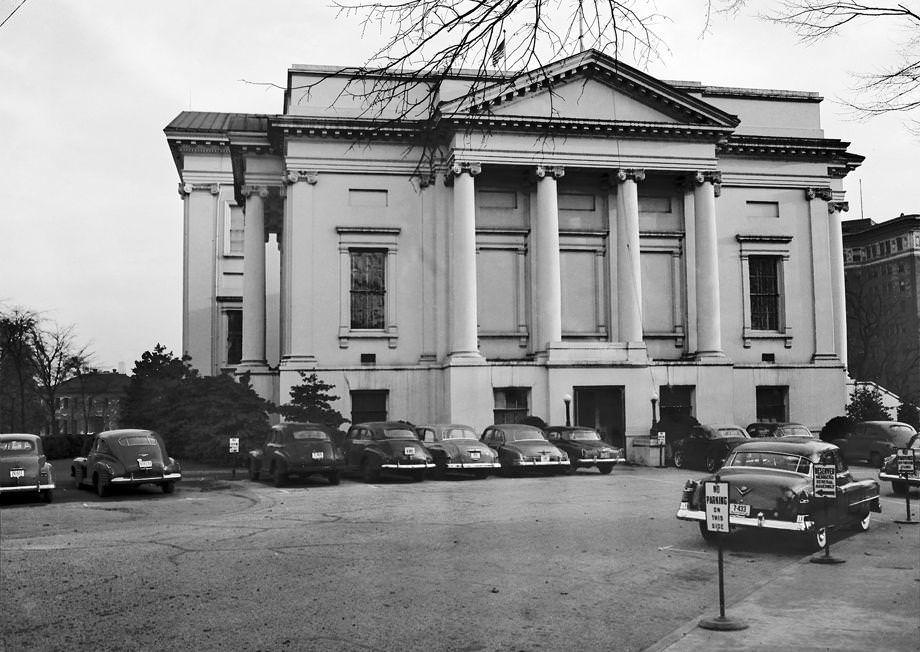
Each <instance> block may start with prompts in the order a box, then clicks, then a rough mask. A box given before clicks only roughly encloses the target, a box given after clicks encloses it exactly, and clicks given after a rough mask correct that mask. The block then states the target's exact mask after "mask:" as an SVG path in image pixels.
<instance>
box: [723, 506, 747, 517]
mask: <svg viewBox="0 0 920 652" xmlns="http://www.w3.org/2000/svg"><path fill="white" fill-rule="evenodd" d="M750 514H751V506H750V505H741V504H739V503H731V504H729V506H728V515H729V516H749V515H750Z"/></svg>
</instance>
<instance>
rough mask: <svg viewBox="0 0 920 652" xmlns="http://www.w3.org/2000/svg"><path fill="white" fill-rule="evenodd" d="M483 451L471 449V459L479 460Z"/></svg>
mask: <svg viewBox="0 0 920 652" xmlns="http://www.w3.org/2000/svg"><path fill="white" fill-rule="evenodd" d="M481 454H482V453H481V452H480V451H470V459H471V460H478V459H479V457H480V455H481Z"/></svg>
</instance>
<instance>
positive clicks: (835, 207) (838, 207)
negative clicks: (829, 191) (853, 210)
mask: <svg viewBox="0 0 920 652" xmlns="http://www.w3.org/2000/svg"><path fill="white" fill-rule="evenodd" d="M849 210H850V202H848V201H829V202H827V212H828V213H830V214H831V215H833V214H834V213H846V212H849Z"/></svg>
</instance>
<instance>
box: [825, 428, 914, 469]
mask: <svg viewBox="0 0 920 652" xmlns="http://www.w3.org/2000/svg"><path fill="white" fill-rule="evenodd" d="M916 434H917V431H916V430H914V427H913V426H912V425H910V424H909V423H901V422H900V421H860V422H859V423H856V424H854V425H853V426H852V427H850V428H849V429H848V430H847V432H845V433H843V437H841V438H839V439H834V441H833V443H834V444H837V446H839V447H840V450H841V451H843V456H844V457H845V458H846V460H847V462H861V461H868V462H869V465H870V466H873V467H875V468H876V469H878V468H880V467H881V466H882V460H884V459H885V458H886V457H888V456H889V455H892V454H894V452H895V451H896V450H897V449H899V448H906V447H907V444H908V443H909V442H910V439H911V437H913V436H914V435H916Z"/></svg>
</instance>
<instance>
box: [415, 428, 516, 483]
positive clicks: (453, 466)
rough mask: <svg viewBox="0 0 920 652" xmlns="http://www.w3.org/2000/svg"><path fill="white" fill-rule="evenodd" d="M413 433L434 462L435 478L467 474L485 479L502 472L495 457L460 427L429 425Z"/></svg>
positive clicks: (477, 439)
mask: <svg viewBox="0 0 920 652" xmlns="http://www.w3.org/2000/svg"><path fill="white" fill-rule="evenodd" d="M415 431H416V432H417V433H418V437H419V439H421V440H422V443H423V444H424V445H425V448H427V449H428V452H429V453H431V457H432V459H434V465H435V466H434V475H435V476H436V477H443V476H445V475H447V474H448V473H458V474H470V475H474V476H476V477H477V478H487V477H489V475H491V474H492V473H493V472H495V471H497V470H498V469H500V468H501V463H499V461H498V455H497V454H496V453H495V451H493V450H492V449H491V448H489V447H488V446H486V445H485V444H483V443H482V442H481V441H479V438H478V437H477V436H476V431H475V430H473V429H472V428H471V427H470V426H464V425H461V424H456V423H451V424H443V423H437V424H430V425H424V426H418V427H417V428H416V429H415Z"/></svg>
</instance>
